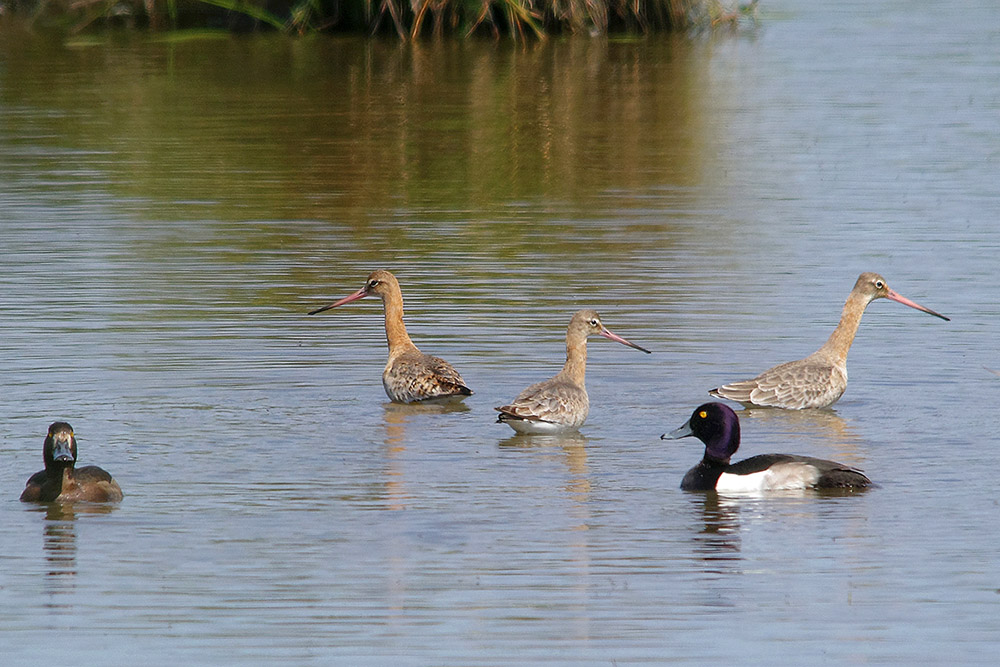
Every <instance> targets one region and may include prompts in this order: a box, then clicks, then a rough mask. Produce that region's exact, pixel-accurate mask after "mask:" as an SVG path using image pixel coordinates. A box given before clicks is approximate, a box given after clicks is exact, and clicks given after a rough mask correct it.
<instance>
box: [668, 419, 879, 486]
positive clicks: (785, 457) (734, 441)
mask: <svg viewBox="0 0 1000 667" xmlns="http://www.w3.org/2000/svg"><path fill="white" fill-rule="evenodd" d="M690 436H694V437H696V438H698V439H699V440H701V441H702V442H703V443H705V456H704V458H702V460H701V463H699V464H698V465H696V466H695V467H693V468H691V469H690V470H689V471H688V472H687V474H686V475H684V479H683V480H682V481H681V489H683V490H684V491H719V492H729V493H752V492H759V491H784V490H792V489H863V488H865V487H868V486H871V485H872V481H871V480H870V479H868V477H867V476H866V475H865V474H864V472H862V471H861V470H858V469H857V468H853V467H851V466H848V465H844V464H843V463H837V462H835V461H827V460H826V459H817V458H813V457H811V456H797V455H794V454H760V455H758V456H751V457H750V458H748V459H744V460H742V461H740V462H739V463H730V462H729V461H730V459H731V458H732V457H733V455H734V454H736V451H737V450H738V449H739V448H740V420H739V417H737V416H736V413H735V412H734V411H733V409H732V408H730V407H729V406H728V405H725V404H723V403H704V404H702V405H699V406H698V407H697V408H695V410H694V412H692V413H691V418H690V419H688V420H687V422H685V423H684V425H683V426H681V427H679V428H677V429H675V430H673V431H671V432H670V433H664V434H663V435H661V436H660V439H661V440H676V439H678V438H687V437H690Z"/></svg>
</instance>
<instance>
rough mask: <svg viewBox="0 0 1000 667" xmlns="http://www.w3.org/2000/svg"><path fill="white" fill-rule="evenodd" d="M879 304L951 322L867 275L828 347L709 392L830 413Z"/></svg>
mask: <svg viewBox="0 0 1000 667" xmlns="http://www.w3.org/2000/svg"><path fill="white" fill-rule="evenodd" d="M875 299H892V300H893V301H898V302H899V303H901V304H903V305H906V306H909V307H910V308H916V309H917V310H921V311H923V312H925V313H929V314H931V315H933V316H934V317H940V318H941V319H942V320H948V318H947V317H945V316H944V315H941V314H940V313H936V312H934V311H933V310H931V309H930V308H925V307H923V306H921V305H920V304H918V303H914V302H913V301H910V300H909V299H907V298H905V297H903V296H900V295H899V294H897V293H896V292H894V291H893V290H891V289H889V286H888V285H887V284H886V282H885V278H883V277H882V276H880V275H879V274H877V273H870V272H869V273H862V274H861V275H860V276H858V281H857V282H856V283H855V284H854V289H853V290H851V294H850V295H849V296H848V297H847V303H845V304H844V311H843V313H842V314H841V316H840V323H839V324H838V325H837V328H836V329H835V330H834V331H833V333H832V334H830V338H829V339H828V340H827V341H826V343H825V344H824V345H823V347H821V348H819V349H818V350H816V351H815V352H813V353H812V354H810V355H809V356H808V357H806V358H805V359H799V360H798V361H789V362H788V363H785V364H780V365H778V366H775V367H774V368H769V369H768V370H766V371H764V372H763V373H761V374H760V375H758V376H757V377H755V378H753V379H751V380H740V381H738V382H730V383H729V384H724V385H722V386H721V387H717V388H715V389H710V390H709V392H708V393H709V394H711V395H713V396H718V397H719V398H728V399H729V400H731V401H737V402H739V403H743V404H744V405H756V406H760V407H774V408H787V409H789V410H802V409H804V408H825V407H829V406H831V405H833V404H834V403H836V402H837V400H838V399H839V398H840V397H841V396H842V395H843V394H844V390H846V389H847V352H848V351H849V350H850V349H851V343H853V342H854V336H855V335H856V334H857V332H858V325H859V324H861V316H862V315H863V314H864V312H865V308H867V307H868V304H869V303H871V302H872V301H874V300H875Z"/></svg>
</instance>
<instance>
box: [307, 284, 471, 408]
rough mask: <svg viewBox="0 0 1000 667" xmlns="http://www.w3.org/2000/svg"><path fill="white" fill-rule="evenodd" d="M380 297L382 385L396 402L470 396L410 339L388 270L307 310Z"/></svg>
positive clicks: (447, 370) (443, 363)
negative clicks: (385, 357) (384, 357)
mask: <svg viewBox="0 0 1000 667" xmlns="http://www.w3.org/2000/svg"><path fill="white" fill-rule="evenodd" d="M372 294H374V295H376V296H378V297H380V298H381V299H382V307H383V309H384V310H385V338H386V341H388V343H389V361H388V362H387V363H386V365H385V370H384V371H383V372H382V386H384V387H385V393H386V394H387V395H388V396H389V399H390V400H392V401H394V402H396V403H413V402H415V401H426V400H431V399H436V398H451V397H463V396H471V395H472V390H471V389H469V387H468V386H466V384H465V380H463V379H462V376H461V375H459V374H458V371H456V370H455V369H454V368H453V367H452V365H451V364H449V363H448V362H447V361H445V360H444V359H441V358H440V357H434V356H431V355H429V354H424V353H423V352H421V351H420V350H418V349H417V346H416V345H414V344H413V341H412V340H410V336H409V334H407V333H406V325H405V324H403V293H402V291H400V289H399V281H397V280H396V276H394V275H392V274H391V273H389V272H388V271H382V270H379V271H372V272H371V273H370V274H369V275H368V279H367V280H366V281H365V284H364V287H362V288H361V289H359V290H358V291H357V292H355V293H354V294H351V295H348V296H345V297H344V298H343V299H341V300H340V301H337V302H335V303H331V304H330V305H329V306H323V307H322V308H317V309H316V310H313V311H311V312H310V313H309V314H310V315H315V314H316V313H322V312H323V311H324V310H330V309H331V308H336V307H337V306H342V305H344V304H345V303H350V302H352V301H357V300H358V299H363V298H364V297H366V296H369V295H372Z"/></svg>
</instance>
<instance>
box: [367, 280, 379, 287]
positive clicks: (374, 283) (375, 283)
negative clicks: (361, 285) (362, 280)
mask: <svg viewBox="0 0 1000 667" xmlns="http://www.w3.org/2000/svg"><path fill="white" fill-rule="evenodd" d="M378 283H379V281H378V280H369V281H368V286H369V287H378Z"/></svg>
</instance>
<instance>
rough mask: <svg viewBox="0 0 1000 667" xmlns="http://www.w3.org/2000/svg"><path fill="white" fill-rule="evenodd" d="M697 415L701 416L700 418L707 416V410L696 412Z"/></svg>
mask: <svg viewBox="0 0 1000 667" xmlns="http://www.w3.org/2000/svg"><path fill="white" fill-rule="evenodd" d="M698 416H699V417H701V418H702V419H704V418H705V417H707V416H708V412H707V411H705V410H702V411H701V412H699V413H698Z"/></svg>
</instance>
